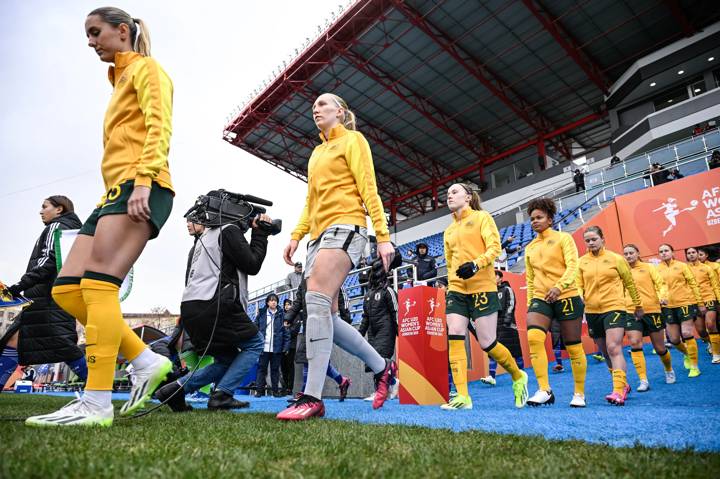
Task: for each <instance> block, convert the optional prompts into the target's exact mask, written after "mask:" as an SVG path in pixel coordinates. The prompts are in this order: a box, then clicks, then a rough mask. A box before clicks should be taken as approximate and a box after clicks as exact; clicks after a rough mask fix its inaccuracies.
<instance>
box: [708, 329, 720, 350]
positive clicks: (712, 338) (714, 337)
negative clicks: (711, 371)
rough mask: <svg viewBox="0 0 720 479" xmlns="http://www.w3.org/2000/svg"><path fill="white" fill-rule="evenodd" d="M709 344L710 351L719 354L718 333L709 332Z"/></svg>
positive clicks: (719, 341) (719, 337) (719, 339)
mask: <svg viewBox="0 0 720 479" xmlns="http://www.w3.org/2000/svg"><path fill="white" fill-rule="evenodd" d="M710 344H712V352H713V354H714V355H720V334H719V333H710Z"/></svg>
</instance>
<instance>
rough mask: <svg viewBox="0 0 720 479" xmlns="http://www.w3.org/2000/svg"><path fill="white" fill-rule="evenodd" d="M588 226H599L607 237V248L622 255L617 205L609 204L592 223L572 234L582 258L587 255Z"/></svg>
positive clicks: (594, 217) (591, 220)
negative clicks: (585, 236) (586, 230)
mask: <svg viewBox="0 0 720 479" xmlns="http://www.w3.org/2000/svg"><path fill="white" fill-rule="evenodd" d="M588 226H599V227H600V229H601V230H602V231H603V235H604V236H605V247H606V248H607V249H609V250H610V251H614V252H616V253H620V254H622V249H623V248H622V247H623V243H622V237H621V235H620V223H618V210H617V206H616V205H615V203H610V204H608V206H607V207H606V208H605V209H604V210H602V211H601V212H600V213H598V214H596V215H595V216H593V217H592V218H591V219H590V221H588V222H587V223H585V224H584V225H582V226H581V227H580V228H579V229H578V230H577V231H575V232H574V233H573V234H572V237H573V239H574V240H575V245H577V249H578V254H579V255H580V256H582V255H584V254H585V253H587V248H585V241H584V240H583V234H584V233H585V229H586V228H587V227H588Z"/></svg>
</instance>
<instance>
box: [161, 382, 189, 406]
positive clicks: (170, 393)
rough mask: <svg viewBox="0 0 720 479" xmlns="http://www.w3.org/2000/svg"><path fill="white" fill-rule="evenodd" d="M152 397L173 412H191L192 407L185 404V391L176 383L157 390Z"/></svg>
mask: <svg viewBox="0 0 720 479" xmlns="http://www.w3.org/2000/svg"><path fill="white" fill-rule="evenodd" d="M153 397H154V398H155V399H157V400H158V401H160V402H161V403H163V404H165V405H166V406H167V407H169V408H170V409H172V410H173V411H174V412H186V411H192V410H193V408H192V406H190V405H188V404H187V403H186V402H185V391H183V390H182V386H181V385H180V384H178V382H177V381H173V382H171V383H168V384H166V385H164V386H163V387H161V388H158V389H157V391H155V394H153Z"/></svg>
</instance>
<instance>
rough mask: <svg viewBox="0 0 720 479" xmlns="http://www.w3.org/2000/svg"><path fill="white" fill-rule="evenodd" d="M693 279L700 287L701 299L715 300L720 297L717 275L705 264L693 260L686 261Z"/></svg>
mask: <svg viewBox="0 0 720 479" xmlns="http://www.w3.org/2000/svg"><path fill="white" fill-rule="evenodd" d="M687 265H688V267H689V268H690V271H692V274H693V276H695V281H696V282H697V284H698V288H699V289H700V297H702V300H703V301H716V300H717V299H718V298H720V285H719V284H718V279H717V276H715V272H714V271H713V270H712V267H710V266H709V265H707V264H704V263H701V262H700V261H695V262H694V263H687Z"/></svg>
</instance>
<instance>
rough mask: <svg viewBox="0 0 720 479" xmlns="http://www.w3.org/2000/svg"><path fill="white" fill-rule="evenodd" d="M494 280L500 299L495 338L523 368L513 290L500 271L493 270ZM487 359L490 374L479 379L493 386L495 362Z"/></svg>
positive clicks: (495, 369)
mask: <svg viewBox="0 0 720 479" xmlns="http://www.w3.org/2000/svg"><path fill="white" fill-rule="evenodd" d="M495 281H496V283H497V287H498V299H499V300H500V311H499V312H498V317H497V339H498V341H500V342H501V343H503V344H504V345H505V347H507V348H508V349H509V350H510V353H511V354H512V356H513V357H514V358H515V362H516V363H517V365H518V367H519V368H520V369H523V367H524V362H523V357H522V348H521V346H520V336H519V335H518V330H517V323H516V322H515V292H514V291H513V289H512V287H511V286H510V283H508V282H507V281H505V280H503V273H502V271H497V270H496V271H495ZM488 359H490V364H489V367H488V372H489V373H490V375H489V376H486V377H484V378H480V381H482V382H483V383H485V384H490V385H492V386H494V385H495V374H496V372H497V362H496V361H495V360H494V359H493V358H488Z"/></svg>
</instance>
